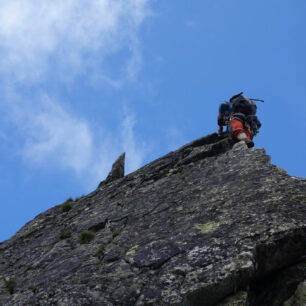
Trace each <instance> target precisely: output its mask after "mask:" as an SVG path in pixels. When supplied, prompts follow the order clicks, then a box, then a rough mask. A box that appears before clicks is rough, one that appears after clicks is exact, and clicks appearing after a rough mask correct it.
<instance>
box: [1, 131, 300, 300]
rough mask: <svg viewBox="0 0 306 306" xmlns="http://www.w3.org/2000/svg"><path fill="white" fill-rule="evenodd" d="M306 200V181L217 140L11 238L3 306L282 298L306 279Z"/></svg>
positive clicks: (172, 156) (5, 252)
mask: <svg viewBox="0 0 306 306" xmlns="http://www.w3.org/2000/svg"><path fill="white" fill-rule="evenodd" d="M305 207H306V180H305V179H302V178H295V177H290V176H289V175H288V174H287V173H286V172H285V171H284V170H282V169H280V168H278V167H276V166H274V165H271V164H270V157H269V156H267V155H266V153H265V150H264V149H248V148H247V147H246V146H245V145H243V144H241V143H238V144H236V145H235V146H234V147H233V143H232V142H231V141H230V140H228V139H227V138H225V137H218V136H217V135H216V134H212V135H208V136H207V137H204V138H201V139H198V140H196V141H193V142H191V143H189V144H187V145H185V146H183V147H182V148H180V149H179V150H177V151H174V152H170V153H169V154H167V155H165V156H164V157H162V158H160V159H157V160H155V161H153V162H152V163H150V164H148V165H146V166H144V167H142V168H141V169H139V170H137V171H135V172H133V173H131V174H129V175H126V176H124V177H121V178H117V179H115V180H111V181H109V182H107V184H102V185H101V186H100V187H99V188H97V189H96V190H95V191H93V192H92V193H90V194H89V195H87V196H85V197H82V198H81V199H79V200H77V201H75V202H74V203H73V207H72V209H70V210H69V211H68V212H62V210H61V205H58V206H55V207H54V208H52V209H50V210H48V211H46V212H44V213H42V214H40V215H38V216H37V217H36V218H35V219H34V220H32V221H31V222H29V223H27V224H26V225H25V226H24V227H23V228H22V229H20V231H19V232H17V234H16V235H14V236H13V237H12V238H11V239H9V240H7V241H4V242H2V243H0V275H1V277H0V305H204V306H210V305H217V304H221V305H231V304H228V303H229V301H233V302H235V303H236V304H233V305H240V304H241V305H244V304H245V305H250V306H258V305H261V306H264V305H267V306H268V305H269V306H271V305H282V304H283V303H284V302H285V301H287V300H288V299H290V297H292V296H293V295H294V292H295V291H296V290H297V286H298V284H300V283H301V282H303V280H304V279H305V275H306V273H305V268H306V265H305V255H306V252H305V250H306V241H305V232H306V231H305V219H306V218H305V216H306V209H305ZM63 229H67V230H69V231H70V232H71V237H70V238H66V239H60V233H61V231H62V230H63ZM84 230H91V231H93V232H94V233H95V238H94V239H93V240H92V241H90V242H89V243H87V244H81V243H80V240H79V234H80V232H82V231H84ZM9 280H14V281H15V285H14V286H13V287H14V288H13V290H11V292H10V290H9V289H8V281H9ZM13 284H14V282H13ZM284 288H286V289H284ZM226 303H227V304H226ZM237 303H240V304H237Z"/></svg>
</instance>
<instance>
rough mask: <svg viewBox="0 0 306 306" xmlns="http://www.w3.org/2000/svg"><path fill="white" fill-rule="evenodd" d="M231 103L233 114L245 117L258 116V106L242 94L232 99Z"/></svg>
mask: <svg viewBox="0 0 306 306" xmlns="http://www.w3.org/2000/svg"><path fill="white" fill-rule="evenodd" d="M230 102H231V103H232V107H233V113H241V114H244V115H245V116H250V115H252V116H255V115H256V111H257V106H256V104H255V103H254V102H253V101H252V100H250V99H248V98H246V97H245V96H243V95H242V93H239V94H238V95H235V96H233V97H231V99H230Z"/></svg>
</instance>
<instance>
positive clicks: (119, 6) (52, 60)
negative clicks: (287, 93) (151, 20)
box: [0, 0, 151, 184]
mask: <svg viewBox="0 0 306 306" xmlns="http://www.w3.org/2000/svg"><path fill="white" fill-rule="evenodd" d="M148 3H149V0H88V1H83V0H65V1H63V0H52V1H49V0H40V1H36V0H2V1H1V2H0V80H1V81H0V91H1V94H2V95H3V97H4V98H3V99H1V101H0V107H1V108H2V110H3V111H5V112H6V116H7V117H6V119H7V121H8V122H9V126H10V127H13V129H14V130H10V133H11V134H14V142H16V143H18V145H17V146H18V148H16V147H14V149H15V154H16V152H18V153H20V155H21V156H22V158H24V159H25V160H26V161H27V162H29V163H30V164H31V165H39V166H40V167H41V166H46V167H48V166H51V167H54V166H55V167H60V168H62V169H70V170H72V171H73V172H74V173H75V174H76V175H77V176H79V177H86V184H92V183H93V182H97V181H98V180H100V179H102V178H103V177H104V176H105V175H106V174H107V171H109V170H110V167H111V164H112V162H113V161H114V160H115V159H116V158H117V156H118V155H119V154H120V153H122V152H123V151H126V153H127V155H126V157H127V170H128V171H133V170H135V169H137V168H138V167H139V166H140V165H141V164H142V161H143V158H144V150H143V144H142V142H141V141H140V140H138V139H137V137H136V135H135V131H134V127H135V123H136V120H135V117H134V116H133V114H132V113H131V112H128V113H126V115H125V116H124V117H123V118H122V123H121V125H122V129H121V131H122V132H121V134H120V132H119V133H117V134H115V132H113V131H111V130H110V129H108V127H107V126H103V125H102V124H101V126H99V127H98V128H97V127H96V126H91V124H90V123H89V121H88V120H87V119H86V117H85V115H84V117H80V116H78V115H76V113H75V112H74V111H72V109H73V108H72V107H71V105H73V104H74V103H73V101H69V103H67V101H61V99H60V98H59V99H58V100H55V99H53V98H50V97H52V94H50V93H48V92H45V93H44V94H41V88H40V86H41V84H48V83H49V82H53V81H54V82H56V84H58V86H63V83H64V85H65V84H67V83H66V82H63V81H69V82H71V81H74V80H77V79H76V78H77V77H78V76H86V79H87V78H92V79H93V81H95V80H98V81H99V82H100V81H103V82H104V83H105V84H108V85H110V86H111V87H112V88H114V90H115V89H116V88H118V87H120V86H121V85H122V83H123V82H126V81H134V80H136V79H137V76H138V74H139V71H140V69H141V66H142V53H141V43H140V40H139V33H138V32H139V28H140V25H141V24H142V23H143V21H144V20H145V19H146V18H147V17H148V16H150V14H151V12H150V9H149V5H148ZM122 50H123V51H124V52H121V51H122ZM119 52H121V53H120V56H121V58H120V63H121V64H120V67H119V68H117V70H116V73H115V74H114V73H113V71H110V68H109V64H108V60H109V58H111V57H112V56H114V55H116V54H117V53H119ZM122 54H123V55H122ZM28 88H30V90H29V91H27V96H23V94H22V92H23V91H24V89H28ZM29 92H30V93H29ZM21 96H23V97H22V98H20V97H21ZM68 105H70V107H69V106H68ZM6 124H7V123H3V122H1V123H0V137H1V138H5V135H6V134H7V133H6V132H7V130H8V129H7V126H6ZM119 125H120V124H119Z"/></svg>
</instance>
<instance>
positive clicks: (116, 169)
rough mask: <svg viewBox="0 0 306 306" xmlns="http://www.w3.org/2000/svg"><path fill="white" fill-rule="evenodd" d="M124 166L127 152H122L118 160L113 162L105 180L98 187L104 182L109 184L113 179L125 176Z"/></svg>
mask: <svg viewBox="0 0 306 306" xmlns="http://www.w3.org/2000/svg"><path fill="white" fill-rule="evenodd" d="M124 166H125V152H124V153H122V154H121V155H120V156H119V157H118V158H117V159H116V161H115V162H114V163H113V166H112V169H111V171H110V173H109V174H108V176H107V178H106V179H105V181H102V182H101V183H100V184H99V186H98V187H101V186H102V185H103V184H107V183H109V182H111V181H114V180H117V179H119V178H122V177H124Z"/></svg>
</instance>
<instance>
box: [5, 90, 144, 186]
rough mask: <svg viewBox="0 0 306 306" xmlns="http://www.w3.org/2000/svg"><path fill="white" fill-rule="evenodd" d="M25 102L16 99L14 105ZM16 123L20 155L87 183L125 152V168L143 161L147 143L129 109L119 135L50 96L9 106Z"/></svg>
mask: <svg viewBox="0 0 306 306" xmlns="http://www.w3.org/2000/svg"><path fill="white" fill-rule="evenodd" d="M19 103H24V100H22V101H21V100H20V101H16V100H15V104H14V105H15V106H16V105H17V104H19ZM10 112H11V114H10V116H12V117H14V118H15V120H16V121H15V126H16V127H17V128H18V130H19V133H20V134H22V139H23V141H22V143H21V145H20V149H19V154H20V155H21V157H22V158H23V159H24V160H25V161H26V162H27V163H30V164H32V165H33V166H38V167H44V168H48V167H56V168H61V169H67V170H72V171H73V172H74V173H75V175H76V176H78V177H79V178H80V179H82V178H84V177H86V180H85V181H84V183H85V184H86V185H87V187H92V186H93V185H94V184H97V182H98V181H100V180H102V179H103V178H104V177H105V176H106V175H107V173H108V171H109V170H110V169H111V166H112V163H113V162H114V161H115V159H116V158H117V157H118V156H119V154H121V153H122V152H123V151H124V152H126V171H127V172H131V171H134V170H136V169H138V168H139V167H140V166H141V165H142V163H143V160H144V156H145V149H144V148H145V144H144V143H143V142H142V141H141V140H138V139H137V137H136V135H135V131H134V126H135V124H136V119H135V116H134V115H133V113H132V112H131V111H128V112H127V111H126V112H125V115H124V116H123V118H122V122H121V124H119V127H120V130H121V132H120V134H119V135H117V134H116V133H115V132H110V131H109V130H106V129H103V126H101V127H99V128H98V129H97V127H94V126H91V124H90V123H89V122H88V121H86V120H84V118H80V117H78V116H76V115H74V114H73V112H72V111H68V110H66V109H64V108H63V107H62V106H61V105H60V104H59V103H58V102H56V101H54V100H52V99H50V98H49V97H48V96H45V95H44V96H42V97H40V98H39V103H37V101H32V102H29V101H28V103H27V107H23V108H21V107H20V106H17V107H14V108H11V109H10Z"/></svg>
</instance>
